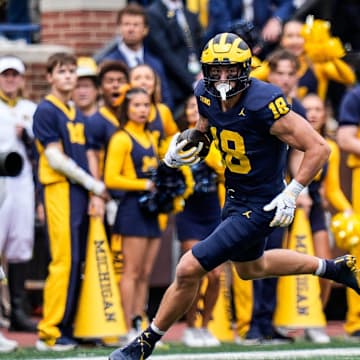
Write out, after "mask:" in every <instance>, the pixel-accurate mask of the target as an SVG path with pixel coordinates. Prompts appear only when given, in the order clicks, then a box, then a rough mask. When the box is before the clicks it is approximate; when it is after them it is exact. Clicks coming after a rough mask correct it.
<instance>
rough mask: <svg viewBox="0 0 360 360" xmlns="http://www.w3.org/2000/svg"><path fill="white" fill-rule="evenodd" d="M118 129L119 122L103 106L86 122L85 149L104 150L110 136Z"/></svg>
mask: <svg viewBox="0 0 360 360" xmlns="http://www.w3.org/2000/svg"><path fill="white" fill-rule="evenodd" d="M118 128H119V120H118V119H117V117H116V116H115V115H114V114H113V113H112V112H111V111H110V110H109V109H107V108H106V107H105V106H102V107H101V108H100V109H99V110H98V111H97V112H96V113H95V114H94V115H92V116H90V117H89V118H88V119H87V120H86V128H85V134H86V147H87V148H88V149H93V150H105V151H106V149H107V146H108V144H109V141H110V137H111V135H113V134H114V132H115V131H116V130H117V129H118Z"/></svg>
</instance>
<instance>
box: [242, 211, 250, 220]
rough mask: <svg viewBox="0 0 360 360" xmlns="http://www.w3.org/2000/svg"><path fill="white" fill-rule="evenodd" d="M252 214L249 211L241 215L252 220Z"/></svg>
mask: <svg viewBox="0 0 360 360" xmlns="http://www.w3.org/2000/svg"><path fill="white" fill-rule="evenodd" d="M251 213H252V211H251V210H248V211H244V212H243V213H242V214H241V215H244V216H246V218H247V219H250V214H251Z"/></svg>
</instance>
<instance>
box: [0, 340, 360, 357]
mask: <svg viewBox="0 0 360 360" xmlns="http://www.w3.org/2000/svg"><path fill="white" fill-rule="evenodd" d="M113 350H114V348H104V347H81V348H79V349H77V350H74V351H69V352H65V353H54V352H39V351H37V350H35V349H34V348H21V349H19V350H17V351H16V352H14V353H10V354H0V359H6V360H11V359H21V360H28V359H29V360H30V359H32V360H34V359H39V360H40V359H69V360H70V359H71V360H107V356H108V355H109V354H110V353H111V351H113ZM151 359H153V360H240V359H248V360H255V359H259V360H265V359H271V360H274V359H316V360H322V359H360V343H354V342H349V341H345V340H344V339H341V338H339V339H333V341H332V342H331V343H330V344H326V345H315V344H311V343H309V342H305V341H301V340H299V341H296V342H295V343H294V344H291V345H276V346H275V345H256V346H244V345H236V344H233V343H231V344H230V343H229V344H227V343H224V344H223V345H222V346H221V347H219V348H214V349H209V348H206V349H205V348H199V349H190V348H188V347H185V346H183V345H181V344H179V343H169V346H167V347H166V348H164V349H157V350H156V351H155V352H154V355H153V356H152V357H151Z"/></svg>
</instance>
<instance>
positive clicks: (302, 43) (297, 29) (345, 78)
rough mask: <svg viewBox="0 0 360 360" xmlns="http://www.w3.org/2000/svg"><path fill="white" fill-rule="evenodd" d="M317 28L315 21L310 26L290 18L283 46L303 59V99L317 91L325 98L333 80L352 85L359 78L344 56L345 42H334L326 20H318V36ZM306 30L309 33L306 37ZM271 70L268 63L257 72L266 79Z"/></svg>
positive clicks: (300, 75) (300, 74)
mask: <svg viewBox="0 0 360 360" xmlns="http://www.w3.org/2000/svg"><path fill="white" fill-rule="evenodd" d="M318 25H319V26H318ZM313 28H314V27H313V26H312V25H311V24H309V26H308V27H307V26H305V25H304V24H303V23H301V22H299V21H297V20H291V21H288V22H287V23H286V24H285V25H284V28H283V32H282V35H281V40H280V46H281V47H282V48H284V49H286V50H289V51H290V52H292V53H293V54H294V55H295V56H297V57H298V59H299V61H300V68H299V71H298V78H299V81H298V89H297V91H296V96H297V97H298V98H299V99H302V98H303V97H304V96H305V95H306V94H310V93H313V94H318V95H319V96H320V97H321V98H322V99H323V100H325V99H326V97H327V90H328V83H329V80H333V81H336V82H339V83H341V84H345V85H351V84H353V83H354V82H355V74H354V71H353V70H352V69H351V67H350V66H349V65H348V64H347V63H346V62H345V61H344V60H342V59H341V57H342V56H343V55H344V51H343V49H342V45H341V43H338V42H336V46H333V45H334V44H335V42H333V38H331V37H330V35H329V34H328V33H327V32H328V28H327V25H326V23H324V22H321V20H316V29H317V30H320V33H319V32H318V33H317V35H318V36H316V37H315V36H314V37H312V36H311V35H310V34H311V33H312V29H313ZM319 28H322V29H319ZM305 32H306V33H307V34H308V35H307V39H306V40H305V38H304V34H305ZM318 39H320V41H319V43H315V42H316V41H314V40H318ZM313 41H314V43H313ZM305 47H306V48H307V49H308V50H310V51H313V52H312V53H313V56H312V57H309V54H308V53H307V52H305ZM314 50H316V51H314ZM268 71H269V69H268V67H267V65H266V63H265V64H263V66H262V67H261V68H259V69H257V70H255V72H254V76H255V77H257V78H259V79H262V80H266V79H267V76H268Z"/></svg>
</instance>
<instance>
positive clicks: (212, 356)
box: [33, 347, 360, 360]
mask: <svg viewBox="0 0 360 360" xmlns="http://www.w3.org/2000/svg"><path fill="white" fill-rule="evenodd" d="M320 356H321V357H328V358H329V359H331V358H333V357H334V356H337V357H343V358H344V359H346V358H347V359H354V356H360V348H356V347H354V348H331V349H307V350H267V351H248V352H231V353H208V354H172V355H153V356H151V357H150V358H149V359H151V360H243V359H246V360H265V359H269V360H274V359H316V358H317V359H319V357H320ZM33 360H36V359H33ZM39 360H54V359H39ZM62 360H108V359H107V357H106V356H97V357H89V356H87V357H76V358H64V359H62Z"/></svg>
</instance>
